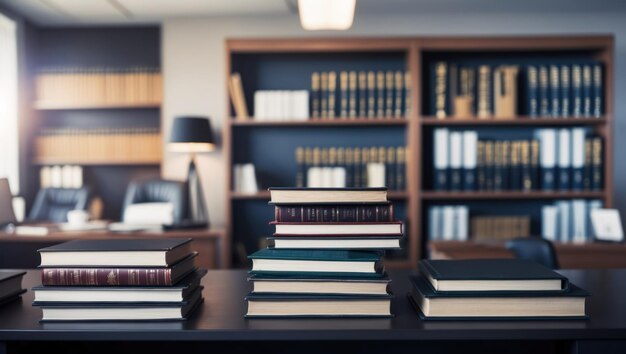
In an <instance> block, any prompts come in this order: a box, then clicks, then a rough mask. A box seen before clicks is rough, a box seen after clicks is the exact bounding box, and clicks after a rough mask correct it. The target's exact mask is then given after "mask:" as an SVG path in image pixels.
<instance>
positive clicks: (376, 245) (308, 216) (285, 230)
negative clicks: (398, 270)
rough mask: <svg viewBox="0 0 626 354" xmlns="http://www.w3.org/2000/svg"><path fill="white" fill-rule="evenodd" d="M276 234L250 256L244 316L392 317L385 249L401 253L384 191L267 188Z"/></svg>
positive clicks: (397, 227)
mask: <svg viewBox="0 0 626 354" xmlns="http://www.w3.org/2000/svg"><path fill="white" fill-rule="evenodd" d="M270 194H271V203H272V204H274V205H275V208H276V220H275V221H273V222H272V224H273V225H274V226H275V227H276V232H275V233H274V236H273V237H269V238H268V244H269V247H268V248H267V249H263V250H260V251H258V252H255V253H254V254H252V255H250V256H249V258H250V259H252V270H251V271H250V274H249V279H248V280H249V281H250V282H251V283H252V286H253V290H252V292H251V293H250V294H249V295H248V297H247V298H246V300H247V302H248V312H247V315H246V316H247V317H359V316H367V317H384V316H391V308H390V305H391V294H390V293H389V283H390V281H389V278H388V277H387V275H386V273H385V271H384V268H383V266H382V264H381V256H382V254H383V252H384V250H385V249H399V248H400V240H401V238H402V223H401V222H398V221H394V217H393V207H392V205H391V204H390V203H389V202H388V201H387V190H386V188H366V189H352V188H348V189H346V188H331V189H322V188H270Z"/></svg>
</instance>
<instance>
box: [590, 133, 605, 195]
mask: <svg viewBox="0 0 626 354" xmlns="http://www.w3.org/2000/svg"><path fill="white" fill-rule="evenodd" d="M592 144H593V146H592V151H593V153H592V166H593V167H592V176H591V188H592V189H594V190H601V189H602V138H593V141H592Z"/></svg>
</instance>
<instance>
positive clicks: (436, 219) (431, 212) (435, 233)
mask: <svg viewBox="0 0 626 354" xmlns="http://www.w3.org/2000/svg"><path fill="white" fill-rule="evenodd" d="M441 218H442V215H441V207H440V206H431V207H430V208H429V209H428V239H429V240H431V241H435V240H438V239H439V238H440V237H441Z"/></svg>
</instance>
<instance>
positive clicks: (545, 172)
mask: <svg viewBox="0 0 626 354" xmlns="http://www.w3.org/2000/svg"><path fill="white" fill-rule="evenodd" d="M554 186H555V169H554V168H550V167H542V168H541V189H543V190H548V191H549V190H554Z"/></svg>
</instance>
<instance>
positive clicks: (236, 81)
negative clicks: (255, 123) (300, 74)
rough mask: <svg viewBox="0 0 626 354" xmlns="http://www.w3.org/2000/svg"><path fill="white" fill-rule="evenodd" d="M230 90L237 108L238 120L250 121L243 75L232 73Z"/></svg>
mask: <svg viewBox="0 0 626 354" xmlns="http://www.w3.org/2000/svg"><path fill="white" fill-rule="evenodd" d="M229 90H230V91H231V100H232V102H233V106H234V107H235V114H236V117H237V120H248V119H249V115H248V106H247V104H246V96H245V94H244V91H243V82H242V81H241V75H240V74H239V73H232V74H231V75H230V80H229Z"/></svg>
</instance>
